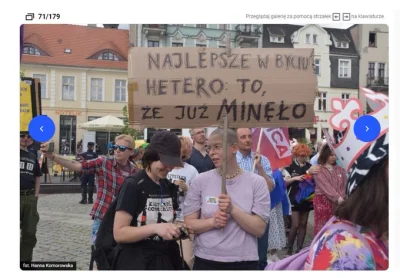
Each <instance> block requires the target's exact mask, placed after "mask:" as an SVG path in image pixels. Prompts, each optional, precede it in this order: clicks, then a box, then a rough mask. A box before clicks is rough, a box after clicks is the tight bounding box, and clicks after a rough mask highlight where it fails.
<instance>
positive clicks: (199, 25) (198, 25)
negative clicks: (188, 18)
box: [196, 24, 207, 28]
mask: <svg viewBox="0 0 400 278" xmlns="http://www.w3.org/2000/svg"><path fill="white" fill-rule="evenodd" d="M196 27H197V28H207V24H196Z"/></svg>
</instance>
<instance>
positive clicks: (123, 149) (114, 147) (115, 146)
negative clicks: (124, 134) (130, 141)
mask: <svg viewBox="0 0 400 278" xmlns="http://www.w3.org/2000/svg"><path fill="white" fill-rule="evenodd" d="M112 148H113V150H114V151H115V150H117V149H119V150H120V151H121V152H124V151H126V150H127V149H128V150H133V149H132V148H128V147H125V146H118V145H114V146H112Z"/></svg>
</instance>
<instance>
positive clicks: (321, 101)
mask: <svg viewBox="0 0 400 278" xmlns="http://www.w3.org/2000/svg"><path fill="white" fill-rule="evenodd" d="M327 96H328V93H326V92H324V93H321V94H320V97H319V99H318V110H319V111H326V101H327Z"/></svg>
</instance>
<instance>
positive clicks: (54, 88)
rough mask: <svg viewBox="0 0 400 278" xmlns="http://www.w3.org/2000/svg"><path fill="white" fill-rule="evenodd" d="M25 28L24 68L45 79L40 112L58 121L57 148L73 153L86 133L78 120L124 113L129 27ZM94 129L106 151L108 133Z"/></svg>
mask: <svg viewBox="0 0 400 278" xmlns="http://www.w3.org/2000/svg"><path fill="white" fill-rule="evenodd" d="M24 28H25V30H24V53H23V55H22V62H21V70H22V71H23V72H24V74H25V76H27V77H33V78H39V79H40V80H41V91H42V96H41V97H42V114H43V115H47V116H49V117H50V118H51V119H52V120H53V121H54V123H55V126H56V132H55V134H54V137H53V139H52V140H53V141H54V143H55V149H56V150H58V151H59V152H60V153H62V150H61V147H62V146H63V145H67V146H68V149H69V153H72V154H73V153H75V150H76V144H77V142H78V141H79V140H81V139H83V136H84V134H85V133H87V131H85V130H83V129H80V128H78V126H79V125H80V124H83V123H85V122H87V121H90V120H94V119H96V118H99V117H103V116H107V115H114V116H116V117H120V118H123V112H122V110H123V107H124V106H125V105H126V104H127V97H128V96H127V85H128V73H127V68H128V50H129V32H128V30H118V29H115V27H109V28H96V27H92V26H75V25H64V24H57V25H50V24H43V25H25V27H24ZM91 133H92V135H93V138H95V140H96V143H97V144H98V145H99V147H100V150H101V152H102V153H105V152H106V146H105V145H106V143H107V135H108V134H107V133H105V132H95V133H94V132H91ZM115 135H116V134H113V136H115Z"/></svg>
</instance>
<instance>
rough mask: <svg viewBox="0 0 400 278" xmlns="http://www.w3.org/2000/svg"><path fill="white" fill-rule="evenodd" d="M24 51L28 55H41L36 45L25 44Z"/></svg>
mask: <svg viewBox="0 0 400 278" xmlns="http://www.w3.org/2000/svg"><path fill="white" fill-rule="evenodd" d="M23 53H24V54H27V55H35V56H40V52H39V50H37V48H36V47H33V46H30V45H27V46H24V52H23Z"/></svg>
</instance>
